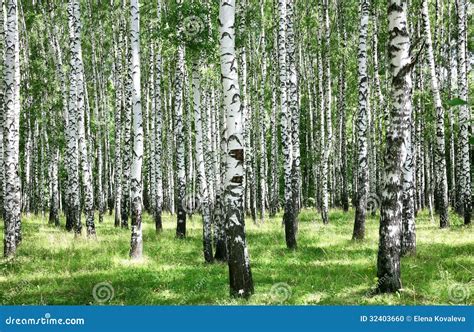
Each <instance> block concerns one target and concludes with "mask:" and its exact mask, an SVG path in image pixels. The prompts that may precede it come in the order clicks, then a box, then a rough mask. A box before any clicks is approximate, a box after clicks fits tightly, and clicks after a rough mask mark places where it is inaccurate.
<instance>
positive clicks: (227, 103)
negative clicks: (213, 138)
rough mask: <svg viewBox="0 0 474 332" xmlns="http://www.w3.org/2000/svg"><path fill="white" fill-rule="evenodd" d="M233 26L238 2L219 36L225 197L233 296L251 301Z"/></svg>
mask: <svg viewBox="0 0 474 332" xmlns="http://www.w3.org/2000/svg"><path fill="white" fill-rule="evenodd" d="M234 26H235V0H221V1H220V9H219V34H220V58H221V77H222V79H221V80H222V92H223V94H224V107H225V111H226V112H225V114H226V123H227V132H226V143H227V156H226V159H227V163H226V178H225V196H226V229H227V238H228V241H227V245H228V248H227V249H228V251H229V259H228V264H229V283H230V294H231V296H235V297H243V298H248V297H249V296H250V295H251V294H252V293H253V291H254V288H253V280H252V272H251V270H250V257H249V254H248V250H247V242H246V240H245V218H244V215H245V213H244V207H243V196H244V186H243V179H244V147H243V145H242V143H243V135H242V134H243V128H242V125H243V119H242V112H241V100H240V99H241V95H240V86H239V77H238V69H237V59H236V55H235V27H234Z"/></svg>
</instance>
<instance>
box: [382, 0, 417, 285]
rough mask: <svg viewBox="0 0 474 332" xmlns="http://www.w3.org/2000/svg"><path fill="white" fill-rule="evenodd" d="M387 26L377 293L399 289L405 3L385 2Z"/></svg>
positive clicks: (407, 90) (407, 81)
mask: <svg viewBox="0 0 474 332" xmlns="http://www.w3.org/2000/svg"><path fill="white" fill-rule="evenodd" d="M388 22H389V36H390V37H389V48H388V49H389V59H390V70H391V74H392V103H393V104H392V108H391V111H390V124H389V128H388V129H387V145H386V152H385V174H384V185H383V189H382V197H381V208H380V230H379V236H380V242H379V251H378V259H377V277H378V291H380V292H395V291H397V290H399V289H400V288H401V287H402V285H401V279H400V278H401V277H400V249H401V220H402V200H401V198H402V190H403V187H402V168H403V165H404V164H405V161H406V144H407V142H406V138H407V137H408V133H409V131H410V129H411V126H410V115H411V89H412V82H411V68H412V66H413V63H412V62H411V56H410V37H409V35H408V31H407V2H406V0H390V1H389V5H388Z"/></svg>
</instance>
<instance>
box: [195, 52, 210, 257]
mask: <svg viewBox="0 0 474 332" xmlns="http://www.w3.org/2000/svg"><path fill="white" fill-rule="evenodd" d="M199 75H200V73H199V62H198V61H195V62H194V63H193V77H192V85H193V104H194V125H195V130H196V162H197V182H198V185H199V199H200V201H201V202H200V203H201V213H202V222H203V252H204V260H205V261H206V262H208V263H211V262H212V260H213V256H212V232H211V215H210V209H209V191H208V188H207V187H208V182H207V179H206V172H205V168H204V153H203V144H202V143H203V142H202V137H203V135H202V134H203V133H202V119H201V83H200V79H199Z"/></svg>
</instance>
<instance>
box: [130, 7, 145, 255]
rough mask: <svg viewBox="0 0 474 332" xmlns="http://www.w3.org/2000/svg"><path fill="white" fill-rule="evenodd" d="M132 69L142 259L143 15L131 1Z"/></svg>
mask: <svg viewBox="0 0 474 332" xmlns="http://www.w3.org/2000/svg"><path fill="white" fill-rule="evenodd" d="M130 18H131V22H130V23H131V24H130V26H131V29H130V33H131V39H130V43H131V68H132V105H133V163H132V169H131V198H132V220H131V225H132V237H131V241H130V258H132V259H140V258H141V257H142V254H143V238H142V191H143V183H142V163H143V117H142V106H141V88H140V77H141V72H140V12H139V0H130Z"/></svg>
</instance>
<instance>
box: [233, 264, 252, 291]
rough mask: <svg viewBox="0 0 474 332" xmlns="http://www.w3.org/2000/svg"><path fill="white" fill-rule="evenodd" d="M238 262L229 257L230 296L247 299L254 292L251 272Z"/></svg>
mask: <svg viewBox="0 0 474 332" xmlns="http://www.w3.org/2000/svg"><path fill="white" fill-rule="evenodd" d="M243 261H244V258H242V260H241V261H240V262H238V261H235V260H232V259H229V281H230V296H232V297H236V298H243V299H248V298H249V297H250V296H251V295H252V294H253V293H254V287H253V280H252V272H251V270H250V266H248V267H246V266H245V264H242V262H243Z"/></svg>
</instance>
